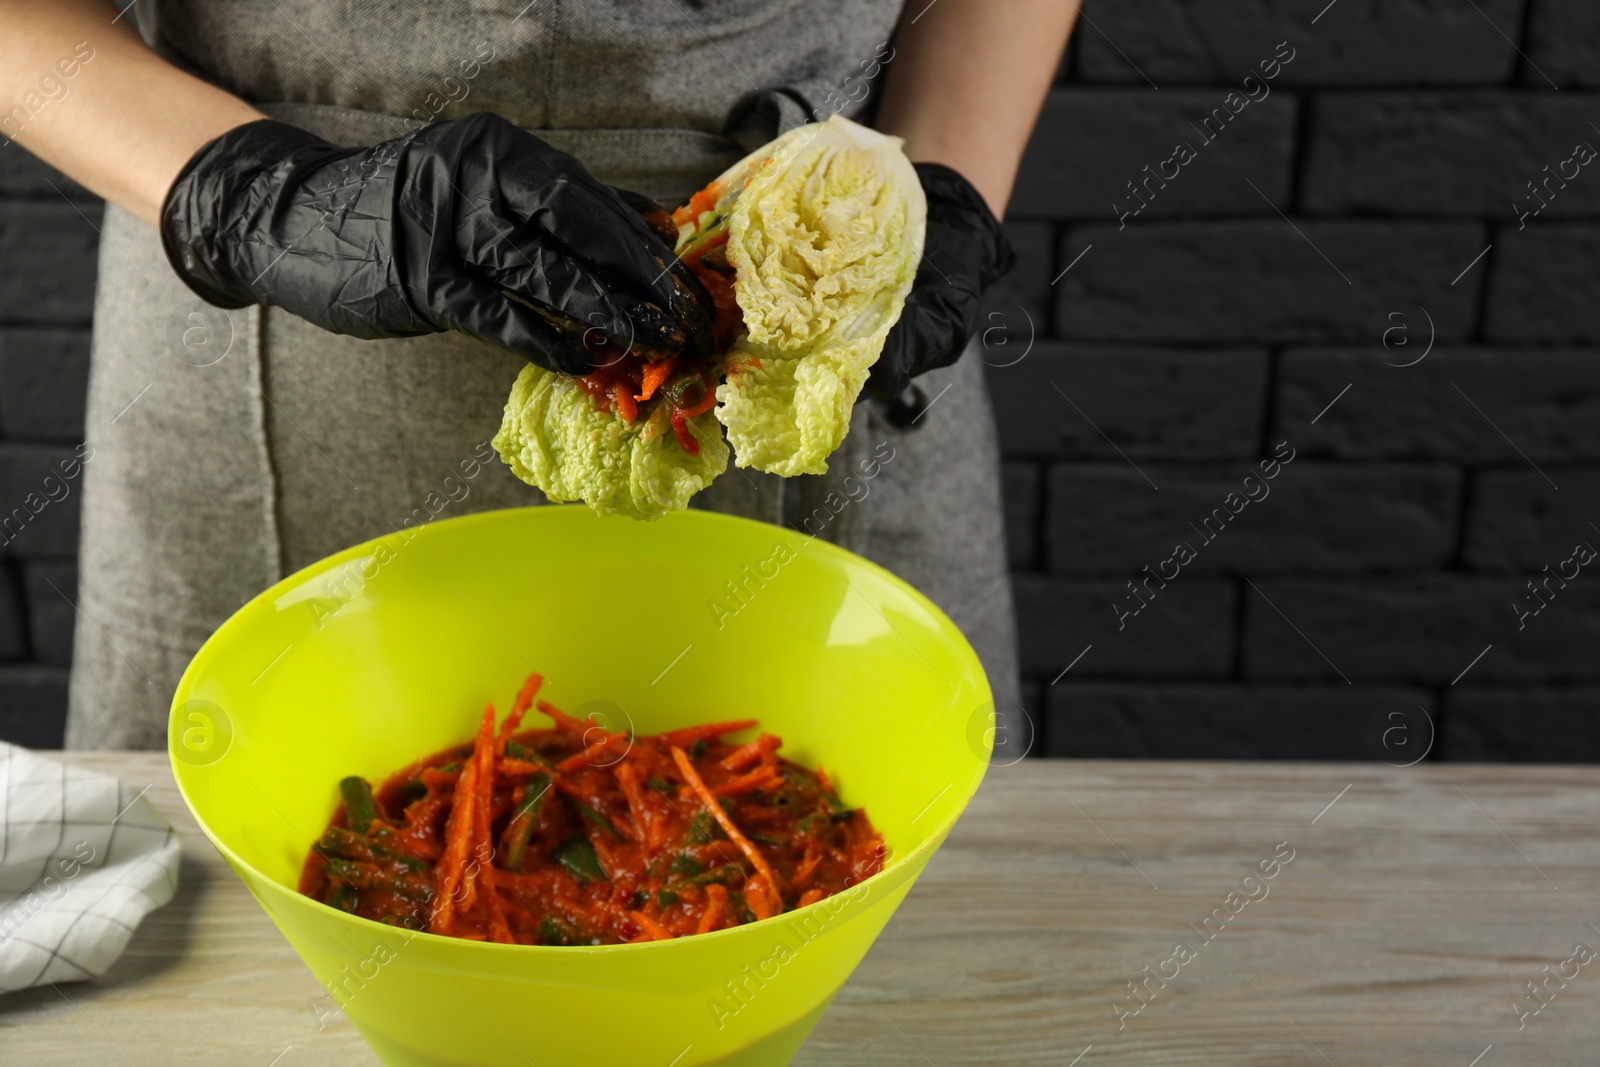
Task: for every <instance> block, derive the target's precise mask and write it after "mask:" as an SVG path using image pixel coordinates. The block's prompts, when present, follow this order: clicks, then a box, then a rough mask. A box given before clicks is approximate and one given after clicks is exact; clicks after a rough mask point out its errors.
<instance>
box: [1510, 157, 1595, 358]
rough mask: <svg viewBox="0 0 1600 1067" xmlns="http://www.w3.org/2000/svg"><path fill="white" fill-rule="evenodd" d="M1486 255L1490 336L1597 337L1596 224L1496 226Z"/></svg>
mask: <svg viewBox="0 0 1600 1067" xmlns="http://www.w3.org/2000/svg"><path fill="white" fill-rule="evenodd" d="M1597 143H1600V140H1597ZM1595 177H1596V179H1597V180H1600V174H1597V175H1595ZM1489 255H1490V256H1491V257H1493V262H1492V263H1491V264H1490V275H1489V290H1488V298H1487V302H1488V307H1487V309H1486V313H1485V316H1484V334H1485V335H1486V336H1487V337H1488V338H1489V340H1491V341H1541V342H1551V343H1560V342H1563V341H1596V340H1600V300H1596V299H1595V294H1596V282H1595V279H1596V278H1597V277H1600V226H1597V225H1593V224H1583V223H1561V224H1554V223H1551V224H1547V225H1544V226H1529V227H1528V228H1527V229H1526V230H1524V231H1522V232H1521V233H1518V232H1517V231H1516V228H1515V227H1513V226H1505V227H1497V228H1496V233H1495V246H1494V251H1492V252H1490V253H1489Z"/></svg>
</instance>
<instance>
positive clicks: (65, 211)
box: [0, 152, 99, 325]
mask: <svg viewBox="0 0 1600 1067" xmlns="http://www.w3.org/2000/svg"><path fill="white" fill-rule="evenodd" d="M0 154H3V152H0ZM98 214H99V213H98V212H97V211H95V210H92V209H90V210H86V209H84V208H82V207H77V206H74V205H71V204H65V203H55V204H52V203H47V202H29V201H18V200H12V201H0V322H10V323H41V324H61V325H88V323H89V319H90V317H91V316H92V314H93V312H94V286H95V261H96V260H95V257H96V252H97V249H98V247H99V235H98V234H97V233H96V232H95V226H96V225H98V221H97V216H98ZM85 215H87V216H88V218H87V219H86V218H85V217H84V216H85Z"/></svg>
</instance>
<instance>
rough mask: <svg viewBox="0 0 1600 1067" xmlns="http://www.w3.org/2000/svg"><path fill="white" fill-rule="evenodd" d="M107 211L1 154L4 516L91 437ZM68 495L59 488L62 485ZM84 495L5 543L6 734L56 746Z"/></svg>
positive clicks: (14, 150) (28, 163)
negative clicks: (89, 393)
mask: <svg viewBox="0 0 1600 1067" xmlns="http://www.w3.org/2000/svg"><path fill="white" fill-rule="evenodd" d="M100 212H101V207H100V204H99V203H98V202H97V201H96V200H94V199H93V198H92V197H90V196H89V195H88V194H87V193H85V192H84V191H83V190H82V189H81V188H80V187H78V186H77V185H75V184H74V183H72V182H69V181H67V180H66V179H65V178H63V177H62V176H61V175H59V174H57V173H55V172H54V171H52V170H50V169H49V168H47V167H45V166H43V165H42V164H40V163H38V162H37V161H36V160H34V159H33V158H32V157H31V156H29V155H28V154H27V153H25V152H24V151H23V150H22V149H21V148H19V147H17V146H16V145H12V144H6V145H5V146H4V147H0V518H3V517H4V516H6V515H9V514H11V511H12V509H13V508H18V507H26V506H27V503H26V502H27V500H28V498H29V494H36V495H35V497H34V499H35V500H39V499H41V498H42V497H43V496H44V480H45V478H46V476H47V475H49V474H51V473H53V472H54V471H55V470H56V465H57V464H58V463H59V462H60V461H61V460H62V459H65V458H67V457H70V456H71V455H72V451H73V447H74V446H75V445H76V444H77V443H78V442H79V441H81V440H82V439H83V406H84V395H85V390H86V388H87V385H88V377H89V326H90V321H91V318H92V316H93V309H94V279H95V258H96V250H97V247H98V241H99V235H98V233H97V232H96V227H98V226H99V224H100ZM57 492H58V494H59V490H57ZM77 541H78V491H77V486H76V485H72V486H71V487H70V495H68V496H66V497H65V498H62V499H59V500H52V501H50V502H49V503H48V504H46V505H45V506H44V507H43V509H42V510H40V511H39V513H38V514H37V516H34V517H31V519H30V521H29V522H28V524H27V526H26V528H25V530H24V532H23V533H22V534H21V536H18V537H16V538H15V539H13V540H10V542H9V543H8V544H6V545H5V546H4V547H3V548H0V738H3V739H5V740H8V741H16V742H19V743H21V744H26V745H34V746H59V745H60V743H61V736H62V726H63V721H64V717H65V714H66V701H67V667H68V665H69V664H70V663H71V660H72V627H73V616H74V609H73V606H72V603H73V600H75V599H76V596H77V591H76V585H77V580H76V564H75V562H74V560H75V557H76V554H77Z"/></svg>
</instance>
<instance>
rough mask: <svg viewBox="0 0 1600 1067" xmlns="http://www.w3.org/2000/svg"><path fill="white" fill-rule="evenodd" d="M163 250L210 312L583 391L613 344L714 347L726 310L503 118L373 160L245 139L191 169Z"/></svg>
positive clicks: (566, 159)
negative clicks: (718, 311)
mask: <svg viewBox="0 0 1600 1067" xmlns="http://www.w3.org/2000/svg"><path fill="white" fill-rule="evenodd" d="M161 238H162V244H163V245H164V246H165V248H166V251H167V257H168V259H169V260H170V261H171V262H172V266H173V268H174V269H175V270H176V271H177V272H178V274H179V276H180V277H182V278H183V280H184V281H185V282H186V283H187V284H188V285H189V287H190V288H191V289H193V290H194V291H195V292H196V293H197V294H199V295H200V296H201V297H202V298H204V299H205V300H207V301H209V302H210V303H212V304H215V305H217V306H218V307H224V308H235V307H244V306H246V305H248V304H270V305H273V306H275V307H281V308H283V309H284V310H286V311H290V312H293V313H294V314H296V315H298V316H300V317H301V318H303V319H306V320H308V321H310V322H313V323H316V324H317V325H318V326H321V327H323V328H324V329H327V330H331V331H333V332H334V333H341V334H348V335H350V336H353V337H367V338H372V337H409V336H414V335H417V334H425V333H437V332H440V331H443V330H459V331H461V332H462V333H466V334H470V335H471V336H473V337H477V338H479V339H481V340H484V341H490V342H493V343H496V344H500V345H504V346H505V347H507V348H510V349H512V350H514V351H516V352H517V353H519V354H520V355H522V356H524V357H526V358H527V359H529V360H531V361H533V362H535V363H538V364H540V365H541V366H544V367H546V368H549V369H551V370H557V371H561V372H564V373H567V374H586V373H588V372H589V371H590V370H592V369H593V367H594V363H595V357H594V356H593V354H592V353H591V351H590V350H589V348H586V347H585V346H586V345H588V346H590V347H593V346H595V344H596V343H597V342H598V341H600V340H602V339H604V340H608V341H610V342H611V343H613V344H617V345H622V346H624V347H631V348H633V349H635V350H639V349H667V350H678V349H681V348H684V347H686V346H687V347H688V348H690V349H691V350H692V351H709V350H710V347H711V346H712V344H713V343H714V341H713V337H712V332H711V314H712V311H713V310H714V309H713V306H712V304H711V300H710V297H709V296H707V295H706V292H705V290H704V289H703V288H702V287H701V286H700V284H699V282H698V281H696V280H695V278H694V275H693V274H691V273H690V272H689V270H688V269H687V268H686V267H684V266H683V265H682V264H681V263H679V262H678V261H677V259H676V258H675V257H674V256H673V254H672V249H671V246H670V245H668V244H666V243H664V242H663V240H662V239H661V237H659V236H657V234H656V233H654V232H652V230H651V229H650V227H649V226H647V225H646V224H645V222H644V220H643V219H641V218H640V216H639V215H638V213H636V212H635V211H634V210H633V209H632V208H631V207H630V206H629V204H628V203H627V202H625V201H624V200H623V198H622V197H621V196H620V195H619V194H618V192H617V190H614V189H612V188H611V187H610V186H607V185H603V184H601V183H600V182H598V181H596V180H595V179H594V178H593V177H592V176H591V175H590V174H589V172H588V171H587V170H585V169H584V167H583V164H581V163H579V162H578V161H577V160H576V159H574V158H573V157H572V156H569V155H567V154H566V153H564V152H559V151H557V150H556V149H554V148H552V147H551V146H550V145H548V144H546V143H545V142H544V141H541V140H540V139H539V138H537V137H535V136H533V135H532V134H530V133H527V132H525V131H523V130H521V129H518V128H517V127H516V126H513V125H512V124H511V123H509V122H506V121H505V120H504V119H501V118H498V117H497V116H494V115H487V114H480V115H471V116H468V117H467V118H463V119H456V120H453V121H450V122H441V123H438V124H436V125H434V126H429V127H427V128H425V129H422V130H417V131H414V132H412V133H409V134H407V135H405V136H404V137H398V138H396V139H394V140H392V141H386V142H384V143H383V144H380V145H377V146H375V147H372V148H340V147H336V146H334V145H331V144H328V143H326V142H325V141H322V140H320V139H319V138H317V137H315V136H314V135H312V134H310V133H307V132H306V131H304V130H301V129H298V128H296V127H294V126H289V125H286V124H284V123H281V122H275V121H272V120H262V121H259V122H253V123H250V124H249V125H246V126H241V127H239V128H238V129H235V130H232V131H230V132H228V133H226V134H224V135H222V136H221V137H219V138H217V139H216V140H214V141H212V142H211V143H210V144H208V145H206V146H205V147H204V148H202V149H201V150H200V151H199V152H198V153H197V154H196V155H195V157H194V158H193V159H192V160H190V161H189V163H188V165H187V166H185V168H184V170H183V172H182V173H181V174H180V175H179V176H178V180H177V181H176V182H175V183H174V184H173V187H172V189H171V190H170V191H169V192H168V193H167V198H166V202H165V204H164V205H163V207H162V211H161ZM508 294H510V295H508ZM601 335H603V337H602V336H601Z"/></svg>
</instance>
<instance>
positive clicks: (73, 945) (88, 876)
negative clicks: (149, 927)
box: [0, 741, 178, 993]
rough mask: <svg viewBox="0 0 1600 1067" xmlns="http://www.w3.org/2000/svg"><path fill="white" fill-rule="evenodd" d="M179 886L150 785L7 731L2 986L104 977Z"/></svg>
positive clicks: (0, 805)
mask: <svg viewBox="0 0 1600 1067" xmlns="http://www.w3.org/2000/svg"><path fill="white" fill-rule="evenodd" d="M177 888H178V838H177V836H176V835H175V834H174V833H173V832H172V827H171V826H169V825H167V821H166V820H165V819H163V818H162V817H161V815H160V814H159V813H157V811H156V809H155V808H154V807H152V806H151V804H150V802H149V801H148V800H146V799H145V798H144V794H143V791H142V790H141V789H139V788H136V787H134V786H130V785H124V784H122V783H121V782H118V781H117V780H116V779H114V778H107V777H106V776H105V775H103V774H96V773H95V772H94V771H88V770H84V769H82V768H80V767H67V766H64V765H62V764H59V763H53V762H51V761H50V760H45V759H40V758H39V757H38V756H36V755H34V754H33V753H32V752H29V751H28V750H27V749H23V748H18V747H17V746H15V745H9V744H6V743H5V742H3V741H0V993H9V992H12V991H13V990H18V989H27V988H28V987H30V986H37V985H44V984H46V983H48V982H76V981H82V980H84V979H87V978H98V977H99V976H100V975H102V974H104V973H105V971H106V968H108V967H110V966H111V964H112V963H114V962H115V961H116V959H117V957H118V956H120V955H121V954H122V950H123V949H124V948H125V947H126V946H127V944H128V939H129V938H130V937H132V936H133V931H134V930H135V929H136V928H137V927H138V925H139V921H140V920H141V919H143V918H144V917H145V915H147V914H148V913H149V912H151V911H152V910H154V909H156V908H159V907H161V905H163V904H165V903H166V902H167V901H169V900H171V899H172V894H173V892H174V891H175V890H176V889H177Z"/></svg>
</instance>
